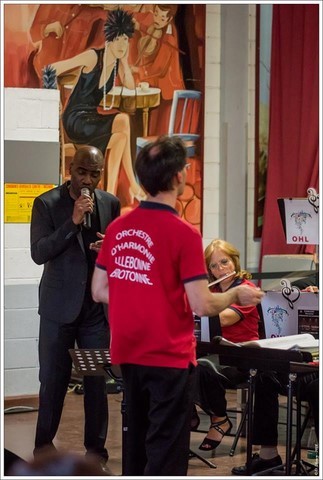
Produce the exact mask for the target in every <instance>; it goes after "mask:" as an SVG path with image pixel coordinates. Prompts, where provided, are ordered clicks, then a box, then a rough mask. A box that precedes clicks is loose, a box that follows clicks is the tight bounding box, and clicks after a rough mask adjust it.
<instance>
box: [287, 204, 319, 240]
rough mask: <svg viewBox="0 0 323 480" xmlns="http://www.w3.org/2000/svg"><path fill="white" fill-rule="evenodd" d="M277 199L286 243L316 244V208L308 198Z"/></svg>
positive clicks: (317, 238)
mask: <svg viewBox="0 0 323 480" xmlns="http://www.w3.org/2000/svg"><path fill="white" fill-rule="evenodd" d="M277 201H278V207H279V211H280V216H281V220H282V223H283V228H284V233H285V236H286V243H287V244H292V245H293V244H294V245H318V244H319V215H318V212H319V210H318V208H317V209H316V208H313V206H312V205H311V203H310V202H309V200H308V198H279V199H278V200H277Z"/></svg>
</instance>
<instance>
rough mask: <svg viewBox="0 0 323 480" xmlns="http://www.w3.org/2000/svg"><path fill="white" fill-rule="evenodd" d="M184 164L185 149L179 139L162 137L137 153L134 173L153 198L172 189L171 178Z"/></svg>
mask: <svg viewBox="0 0 323 480" xmlns="http://www.w3.org/2000/svg"><path fill="white" fill-rule="evenodd" d="M185 164H186V148H185V145H184V143H183V142H182V140H181V139H180V138H179V137H176V136H173V137H168V136H162V137H159V138H158V139H157V140H156V141H155V142H151V143H148V144H147V145H145V146H144V147H143V148H142V149H141V150H140V152H139V154H138V156H137V160H136V163H135V171H136V173H137V175H138V178H139V181H140V183H141V184H142V186H143V187H144V189H145V190H146V191H147V192H148V193H149V194H150V195H152V196H153V197H155V196H156V195H157V193H158V192H167V191H169V190H172V188H173V178H174V175H176V173H177V172H180V171H181V170H183V168H184V167H185Z"/></svg>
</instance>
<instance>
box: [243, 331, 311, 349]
mask: <svg viewBox="0 0 323 480" xmlns="http://www.w3.org/2000/svg"><path fill="white" fill-rule="evenodd" d="M239 345H240V346H243V347H260V348H262V347H263V348H279V349H280V350H292V349H298V350H302V349H304V350H306V349H318V348H319V340H318V339H315V338H314V337H313V335H311V334H310V333H302V334H299V335H288V336H286V337H276V338H264V339H262V340H252V341H249V342H241V343H240V344H239Z"/></svg>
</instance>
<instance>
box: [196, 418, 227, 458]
mask: <svg viewBox="0 0 323 480" xmlns="http://www.w3.org/2000/svg"><path fill="white" fill-rule="evenodd" d="M225 423H229V428H228V430H226V431H224V430H223V429H222V428H221V426H220V425H224V424H225ZM232 427H233V425H232V423H231V421H230V419H229V418H228V417H225V419H224V420H221V421H220V422H214V423H211V426H210V428H214V430H216V431H217V432H219V433H221V435H222V438H223V437H224V435H228V434H229V433H230V432H231V429H232ZM222 438H221V440H212V439H211V438H208V437H205V438H204V440H203V442H202V443H201V445H200V446H199V449H200V450H203V451H205V452H209V451H211V450H214V449H215V448H217V447H218V446H219V445H220V443H221V442H222Z"/></svg>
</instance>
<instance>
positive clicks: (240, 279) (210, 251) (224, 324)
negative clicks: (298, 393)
mask: <svg viewBox="0 0 323 480" xmlns="http://www.w3.org/2000/svg"><path fill="white" fill-rule="evenodd" d="M204 258H205V262H206V266H207V269H208V272H209V279H210V282H212V281H214V280H218V279H221V278H223V280H222V281H220V282H219V283H218V284H216V285H214V286H213V287H210V288H211V289H212V292H214V293H216V292H225V291H226V290H228V289H229V288H232V287H235V286H237V285H241V284H244V285H246V284H247V285H251V286H253V287H254V286H255V285H254V284H253V283H252V282H250V281H249V279H250V278H251V275H250V273H249V272H247V271H246V270H241V267H240V252H239V251H238V250H237V249H236V248H235V247H234V246H233V245H231V244H230V243H229V242H226V241H225V240H221V239H216V240H213V241H212V242H211V243H210V245H208V246H207V247H206V249H205V251H204ZM230 274H231V275H230ZM229 275H230V276H229ZM219 318H220V325H221V329H222V336H223V337H224V338H226V339H227V340H230V341H231V342H235V343H237V342H244V341H248V340H258V339H259V334H258V328H259V314H258V310H257V307H255V306H244V307H242V306H240V305H230V307H228V308H226V309H225V310H223V311H222V312H221V313H220V315H219ZM216 359H217V356H211V355H210V356H208V357H202V358H200V359H198V367H197V391H196V400H195V403H196V404H197V405H199V406H200V407H201V408H202V410H204V411H205V412H206V413H207V414H208V415H209V416H210V420H211V425H210V429H209V432H208V434H207V436H206V437H205V438H204V440H203V442H202V443H201V445H200V446H199V449H200V450H204V451H210V450H214V449H215V448H217V447H218V446H219V445H220V443H221V441H222V438H223V436H224V435H226V434H228V433H229V432H230V431H231V428H232V423H231V421H230V420H229V418H228V416H227V412H226V408H227V402H226V398H225V394H226V389H227V388H234V387H235V386H236V385H237V384H238V383H241V382H244V381H245V380H247V378H248V373H247V372H245V371H241V370H239V369H237V368H235V367H226V366H219V365H217V364H216ZM198 425H199V418H198V415H197V412H196V410H195V412H194V413H193V418H192V422H191V429H192V430H196V429H197V427H198Z"/></svg>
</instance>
